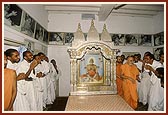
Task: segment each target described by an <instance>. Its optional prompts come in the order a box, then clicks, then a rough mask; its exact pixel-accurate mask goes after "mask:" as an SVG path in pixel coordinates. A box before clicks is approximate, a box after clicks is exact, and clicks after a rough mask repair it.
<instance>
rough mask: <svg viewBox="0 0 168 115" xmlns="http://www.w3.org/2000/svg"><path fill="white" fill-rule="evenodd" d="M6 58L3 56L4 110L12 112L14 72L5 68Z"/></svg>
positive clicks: (14, 90)
mask: <svg viewBox="0 0 168 115" xmlns="http://www.w3.org/2000/svg"><path fill="white" fill-rule="evenodd" d="M6 65H7V57H6V55H5V54H4V110H5V111H13V103H14V100H15V98H16V92H17V89H16V85H17V82H16V77H17V76H16V71H15V70H12V69H8V68H6Z"/></svg>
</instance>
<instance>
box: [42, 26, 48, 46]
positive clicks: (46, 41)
mask: <svg viewBox="0 0 168 115" xmlns="http://www.w3.org/2000/svg"><path fill="white" fill-rule="evenodd" d="M43 42H44V43H46V44H48V32H47V30H45V29H44V37H43Z"/></svg>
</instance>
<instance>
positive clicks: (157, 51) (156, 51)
mask: <svg viewBox="0 0 168 115" xmlns="http://www.w3.org/2000/svg"><path fill="white" fill-rule="evenodd" d="M161 53H164V47H157V48H153V55H154V57H155V60H157V61H159V57H160V56H159V55H160V54H161Z"/></svg>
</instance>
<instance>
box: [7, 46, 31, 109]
mask: <svg viewBox="0 0 168 115" xmlns="http://www.w3.org/2000/svg"><path fill="white" fill-rule="evenodd" d="M5 54H6V56H7V59H8V63H7V68H9V69H13V70H15V71H16V74H17V78H16V79H17V95H16V99H15V101H14V104H13V110H14V111H29V110H30V107H29V104H28V101H27V99H26V92H25V89H24V79H25V78H27V76H26V75H25V73H18V72H17V69H18V62H19V60H20V56H19V52H18V51H17V50H15V49H7V50H6V51H5Z"/></svg>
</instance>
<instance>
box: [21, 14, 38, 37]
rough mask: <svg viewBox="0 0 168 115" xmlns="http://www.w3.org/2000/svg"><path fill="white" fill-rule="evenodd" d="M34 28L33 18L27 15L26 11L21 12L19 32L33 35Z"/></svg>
mask: <svg viewBox="0 0 168 115" xmlns="http://www.w3.org/2000/svg"><path fill="white" fill-rule="evenodd" d="M34 30H35V20H34V19H33V18H32V17H30V16H29V14H27V13H26V12H23V18H22V24H21V32H22V33H24V34H26V35H28V36H30V37H34Z"/></svg>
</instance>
